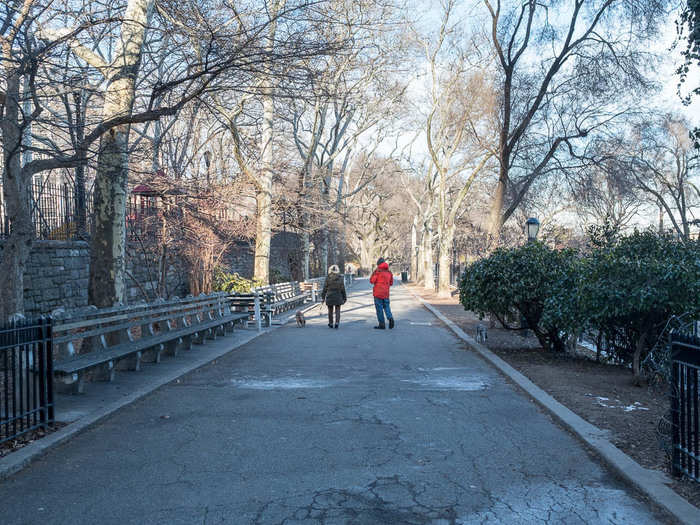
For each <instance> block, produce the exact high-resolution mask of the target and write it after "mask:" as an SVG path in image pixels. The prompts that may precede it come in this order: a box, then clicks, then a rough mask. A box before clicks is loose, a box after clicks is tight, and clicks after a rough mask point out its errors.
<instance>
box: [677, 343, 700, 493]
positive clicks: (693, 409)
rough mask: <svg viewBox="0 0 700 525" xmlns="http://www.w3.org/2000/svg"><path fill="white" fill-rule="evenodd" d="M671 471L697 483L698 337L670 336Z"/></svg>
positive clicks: (699, 441)
mask: <svg viewBox="0 0 700 525" xmlns="http://www.w3.org/2000/svg"><path fill="white" fill-rule="evenodd" d="M671 364H672V371H671V373H672V382H671V418H672V439H673V443H672V445H673V452H672V458H671V461H672V472H673V474H674V475H675V476H681V475H686V476H688V477H689V478H691V479H694V480H695V481H700V446H699V445H700V436H699V435H698V427H699V422H700V406H699V405H700V392H699V391H698V373H699V372H700V337H698V336H696V335H692V334H683V333H674V334H672V336H671Z"/></svg>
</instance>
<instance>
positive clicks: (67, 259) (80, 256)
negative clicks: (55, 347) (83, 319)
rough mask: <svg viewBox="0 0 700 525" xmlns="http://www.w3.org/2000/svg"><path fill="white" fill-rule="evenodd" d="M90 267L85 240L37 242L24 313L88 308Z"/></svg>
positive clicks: (26, 284) (31, 258)
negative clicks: (62, 308)
mask: <svg viewBox="0 0 700 525" xmlns="http://www.w3.org/2000/svg"><path fill="white" fill-rule="evenodd" d="M89 264H90V252H89V248H88V243H87V242H85V241H34V243H33V246H32V251H31V255H30V256H29V261H28V262H27V272H26V274H25V276H24V309H25V312H26V313H27V314H28V315H40V314H47V313H50V312H51V310H53V309H54V308H58V307H59V306H62V307H64V308H77V307H81V306H87V286H88V277H89Z"/></svg>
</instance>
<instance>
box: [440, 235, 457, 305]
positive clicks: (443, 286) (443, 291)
mask: <svg viewBox="0 0 700 525" xmlns="http://www.w3.org/2000/svg"><path fill="white" fill-rule="evenodd" d="M454 238H455V227H454V226H448V227H447V228H444V229H443V230H442V235H441V237H440V254H439V259H438V263H439V265H440V271H439V273H438V295H439V296H440V297H451V296H452V294H451V291H450V265H451V264H452V244H453V242H454Z"/></svg>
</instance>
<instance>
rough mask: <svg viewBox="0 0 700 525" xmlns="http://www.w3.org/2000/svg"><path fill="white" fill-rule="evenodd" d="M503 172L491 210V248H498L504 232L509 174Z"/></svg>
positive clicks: (489, 232) (489, 230)
mask: <svg viewBox="0 0 700 525" xmlns="http://www.w3.org/2000/svg"><path fill="white" fill-rule="evenodd" d="M503 171H504V170H503V169H501V174H500V176H499V179H498V182H497V183H496V189H495V191H494V192H493V199H492V200H491V209H490V210H489V223H488V234H489V245H490V247H491V248H495V247H496V246H498V244H499V242H500V239H501V231H502V230H503V204H504V199H505V193H506V182H505V176H507V173H506V174H504V173H503Z"/></svg>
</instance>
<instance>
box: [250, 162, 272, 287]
mask: <svg viewBox="0 0 700 525" xmlns="http://www.w3.org/2000/svg"><path fill="white" fill-rule="evenodd" d="M260 182H261V183H263V184H264V187H265V190H259V191H258V192H257V193H256V195H255V200H256V202H257V205H258V206H257V225H256V228H255V267H254V269H253V277H254V278H255V279H258V280H260V281H261V282H263V283H264V284H269V282H270V245H271V242H272V177H269V179H267V180H266V177H264V176H263V177H260Z"/></svg>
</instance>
